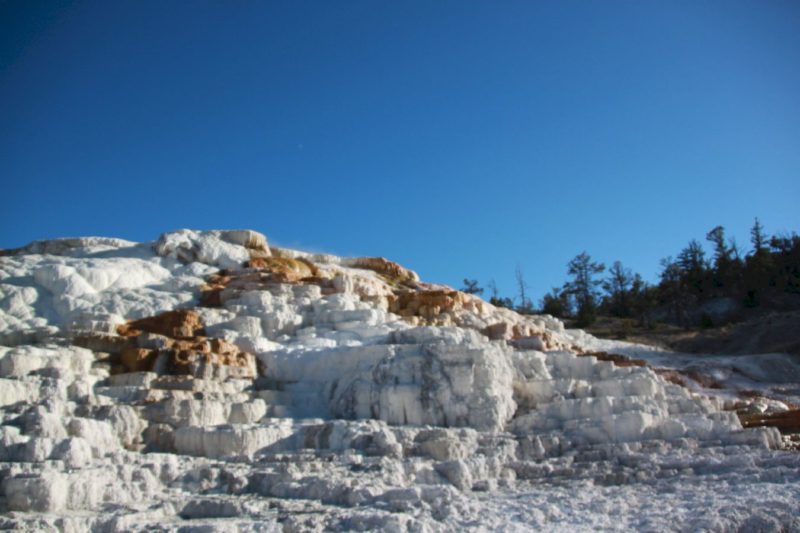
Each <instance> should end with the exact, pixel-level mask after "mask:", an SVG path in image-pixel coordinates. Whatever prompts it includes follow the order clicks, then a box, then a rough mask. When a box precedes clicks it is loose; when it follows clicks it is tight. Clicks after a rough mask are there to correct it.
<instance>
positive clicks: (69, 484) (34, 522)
mask: <svg viewBox="0 0 800 533" xmlns="http://www.w3.org/2000/svg"><path fill="white" fill-rule="evenodd" d="M0 339H2V340H3V342H4V343H5V344H4V345H0V490H1V491H2V496H3V498H0V513H3V516H4V517H3V526H4V527H9V528H16V529H21V530H39V529H48V528H49V529H67V528H73V529H77V530H95V529H96V530H102V531H110V532H114V531H130V530H133V531H145V530H148V529H151V528H155V527H157V528H162V529H165V530H180V529H181V528H183V527H185V526H187V527H196V528H197V529H202V530H209V531H223V530H229V529H238V530H258V531H260V530H275V531H277V530H282V531H294V530H302V531H305V530H312V531H323V530H353V529H355V530H400V531H404V530H420V531H452V530H457V529H470V528H482V529H486V530H513V529H520V528H525V529H559V528H560V529H578V530H581V529H582V530H590V529H609V528H615V527H618V525H619V524H617V522H616V521H617V520H618V519H619V520H621V522H620V524H622V523H623V522H624V526H628V527H630V528H636V527H637V526H642V524H646V526H643V527H647V528H652V529H671V528H689V527H695V525H696V524H697V523H700V522H699V521H702V519H703V517H705V516H706V515H707V514H708V513H712V514H714V513H715V514H714V516H717V517H722V516H723V515H724V516H733V518H731V519H730V520H732V522H730V523H728V522H725V525H724V526H720V527H717V526H718V525H719V524H717V526H715V525H714V524H716V522H715V523H714V524H711V526H709V527H708V528H709V529H713V527H716V528H717V529H722V530H725V529H726V528H727V527H728V526H731V527H730V528H729V529H734V530H735V529H737V528H744V529H747V527H748V525H752V524H761V525H763V524H767V525H772V526H775V527H774V528H773V529H775V528H777V529H780V528H781V527H783V528H784V529H787V530H792V529H793V528H794V526H795V525H796V522H793V520H794V514H796V513H795V512H794V511H796V501H797V500H798V499H800V474H797V472H800V459H798V456H797V455H792V454H784V453H781V452H778V451H775V450H774V449H775V448H778V447H779V446H780V435H779V434H778V432H777V431H776V430H775V429H774V428H754V429H748V430H745V429H743V428H742V425H741V424H740V422H739V419H738V418H737V416H736V414H735V413H734V412H732V411H728V410H725V409H724V408H725V407H728V405H727V403H726V401H724V400H722V399H718V398H709V397H705V396H702V395H698V394H693V393H692V392H690V391H689V390H688V389H687V388H685V387H681V386H678V385H676V384H674V383H670V382H669V381H666V380H664V379H662V378H660V377H659V376H657V375H656V374H655V373H654V372H653V370H652V369H650V368H648V367H646V366H642V365H641V364H640V362H639V361H636V360H634V359H629V358H625V357H623V356H617V355H615V354H614V353H612V352H601V351H598V350H592V349H590V348H589V347H588V346H589V345H590V343H588V341H587V337H586V336H585V335H583V336H582V335H581V334H580V332H569V331H565V330H564V328H563V325H562V324H561V323H560V322H559V321H557V320H555V319H552V318H551V317H547V316H520V315H518V314H516V313H514V312H513V311H510V310H507V309H499V308H495V307H494V306H492V305H490V304H488V303H486V302H483V301H482V300H480V299H479V298H477V297H475V296H472V295H467V294H464V293H462V292H459V291H456V290H453V289H452V288H450V287H445V286H441V285H434V284H429V283H425V282H422V281H420V280H419V278H418V276H417V275H416V274H415V273H413V272H411V271H410V270H408V269H405V268H404V267H402V266H400V265H398V264H396V263H393V262H391V261H388V260H386V259H383V258H372V257H370V258H339V257H335V256H330V255H321V254H308V253H304V252H299V251H295V250H286V249H279V248H269V246H268V243H267V239H266V237H264V236H263V235H261V234H259V233H257V232H250V231H245V230H234V231H212V232H198V231H192V230H180V231H176V232H170V233H166V234H164V235H162V236H161V237H160V238H159V239H158V241H157V242H155V243H145V244H136V243H128V242H125V241H118V240H114V239H100V238H87V239H71V240H69V241H68V242H57V243H37V244H35V245H30V246H28V247H25V248H22V249H20V250H16V251H15V252H14V254H9V255H6V256H4V257H3V258H2V260H0ZM590 352H593V353H590ZM741 401H746V400H741ZM792 416H793V415H791V414H786V415H783V418H780V420H781V423H782V424H783V423H785V424H788V425H787V427H789V426H790V425H791V424H790V422H791V421H792V420H793V418H792ZM768 418H769V420H767V419H768ZM773 418H774V419H775V420H777V419H778V417H773ZM784 419H786V420H788V421H789V422H784ZM770 421H773V422H774V420H773V419H772V418H770V417H769V416H761V417H760V418H758V419H756V418H752V419H747V421H746V424H748V425H753V426H759V425H766V424H767V423H768V422H770ZM791 423H793V422H791ZM791 427H794V426H791ZM765 480H766V481H765ZM776 480H779V481H780V482H781V483H783V485H781V490H780V491H776V490H775V486H774V483H775V482H776ZM687 487H689V489H687ZM731 487H733V488H734V489H733V490H731ZM742 487H746V490H743V489H742ZM498 489H502V490H498ZM722 489H724V490H727V492H726V497H725V498H716V497H709V498H705V499H703V498H698V497H697V494H698V491H707V492H708V493H709V494H713V495H718V494H719V493H720V490H722ZM475 493H488V494H484V495H482V496H480V497H476V495H475ZM665 498H675V500H674V501H672V502H671V503H670V505H672V506H673V507H671V508H670V509H667V512H665V513H663V514H659V515H654V516H647V517H645V518H646V521H642V520H644V519H643V518H642V509H656V510H659V509H661V508H662V503H663V501H664V499H665ZM629 501H636V502H637V505H636V506H633V507H631V510H629V511H626V509H627V507H626V505H627V504H621V502H629ZM576 502H577V503H576ZM570 505H574V506H577V507H575V508H574V509H572V510H571V511H570V510H569V508H568V507H569V506H570ZM562 508H563V509H565V511H563V512H562V510H561V509H562ZM761 508H768V509H769V512H770V514H769V516H768V517H765V516H762V515H760V514H759V515H757V516H755V515H753V511H752V510H753V509H761ZM598 509H599V510H598ZM608 509H617V510H620V511H619V513H618V514H617V515H614V522H613V523H610V522H608V520H609V518H608V513H607V510H608ZM674 509H680V512H679V513H678V512H673V511H674ZM731 509H734V510H735V512H731ZM10 511H14V513H10ZM648 512H649V511H648ZM768 518H769V520H773V521H772V522H770V521H767V522H763V521H764V520H767V519H768ZM726 519H727V518H726ZM576 520H580V522H575V521H576ZM576 524H577V525H576ZM572 526H575V527H572ZM624 526H623V525H619V527H624ZM712 526H713V527H712ZM767 529H769V528H767ZM794 529H796V528H794Z"/></svg>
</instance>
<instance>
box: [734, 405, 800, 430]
mask: <svg viewBox="0 0 800 533" xmlns="http://www.w3.org/2000/svg"><path fill="white" fill-rule="evenodd" d="M739 420H740V421H741V422H742V425H743V426H744V427H746V428H751V427H762V426H772V427H776V428H778V429H779V430H781V432H784V433H796V432H799V431H800V409H792V410H790V411H783V412H780V413H770V414H740V415H739Z"/></svg>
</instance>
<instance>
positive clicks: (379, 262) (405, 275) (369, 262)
mask: <svg viewBox="0 0 800 533" xmlns="http://www.w3.org/2000/svg"><path fill="white" fill-rule="evenodd" d="M353 266H354V267H355V268H363V269H366V270H372V271H373V272H377V273H378V274H381V275H383V276H384V277H386V278H388V279H389V280H391V281H394V282H396V283H403V282H409V281H412V282H413V281H419V276H418V275H417V273H416V272H414V271H413V270H409V269H407V268H405V267H403V266H400V265H399V264H397V263H395V262H394V261H389V260H388V259H386V258H384V257H359V258H358V259H356V260H355V261H354V262H353Z"/></svg>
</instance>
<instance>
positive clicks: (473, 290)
mask: <svg viewBox="0 0 800 533" xmlns="http://www.w3.org/2000/svg"><path fill="white" fill-rule="evenodd" d="M461 291H462V292H466V293H467V294H483V289H482V288H481V287H479V286H478V280H477V279H467V278H464V286H463V287H461Z"/></svg>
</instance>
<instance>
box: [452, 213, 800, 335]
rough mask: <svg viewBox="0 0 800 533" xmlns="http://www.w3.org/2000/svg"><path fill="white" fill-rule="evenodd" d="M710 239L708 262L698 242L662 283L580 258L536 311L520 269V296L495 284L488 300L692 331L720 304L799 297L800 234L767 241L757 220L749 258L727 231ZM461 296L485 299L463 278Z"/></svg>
mask: <svg viewBox="0 0 800 533" xmlns="http://www.w3.org/2000/svg"><path fill="white" fill-rule="evenodd" d="M706 240H707V241H709V242H710V243H711V245H712V248H713V254H712V255H711V256H710V257H708V256H707V255H706V252H705V250H704V249H703V246H702V245H701V243H700V242H698V241H697V240H696V239H693V240H691V241H689V243H688V244H687V245H686V247H685V248H683V250H681V251H680V253H678V255H677V256H675V257H674V258H673V257H672V256H669V257H666V258H664V259H662V260H661V273H660V275H659V281H658V283H656V284H649V283H647V282H645V281H644V280H643V279H642V277H641V276H640V275H639V274H637V273H633V272H631V270H630V269H628V268H625V267H624V266H623V264H622V263H621V262H620V261H615V262H614V263H613V264H612V265H611V266H610V267H609V268H608V269H606V266H605V265H604V264H603V263H599V262H596V261H594V260H592V258H591V256H590V255H589V254H588V253H586V252H582V253H580V254H578V255H577V256H575V258H573V259H572V260H571V261H570V262H569V263H568V264H567V274H568V275H569V280H568V281H567V282H566V283H564V285H563V286H561V287H554V288H553V289H552V290H551V291H550V292H549V293H547V294H545V295H544V297H543V298H542V299H541V300H540V302H539V307H538V308H536V307H535V306H534V305H533V303H532V301H531V300H530V298H529V296H528V291H527V285H526V283H525V280H524V276H523V273H522V269H521V268H520V267H519V266H518V267H517V269H516V281H517V290H518V294H517V298H516V299H512V298H508V297H502V296H500V295H499V294H498V291H497V286H496V285H495V283H494V282H493V281H492V282H490V283H489V285H488V288H489V292H490V294H489V302H490V303H492V304H494V305H497V306H501V307H507V308H510V309H515V310H516V311H518V312H520V313H536V312H539V313H547V314H550V315H553V316H556V317H559V318H571V319H575V320H576V323H577V325H578V326H581V327H583V326H588V325H590V324H592V323H593V322H594V321H595V319H596V318H597V316H599V315H606V316H614V317H619V318H630V319H636V320H637V321H638V323H639V325H640V326H643V327H650V326H652V325H653V321H654V316H663V317H666V318H667V320H668V321H670V322H673V323H675V324H678V325H682V326H689V325H691V323H692V312H693V311H694V310H696V309H697V308H698V307H699V306H701V305H702V304H703V303H705V302H708V301H710V300H712V299H716V298H732V299H735V300H736V301H739V302H741V303H742V304H743V305H744V306H747V307H758V306H762V307H774V306H776V305H777V304H778V302H779V301H780V295H782V294H786V293H794V294H797V295H800V236H798V235H797V234H796V233H794V232H793V233H792V234H791V235H773V236H767V235H766V234H765V233H764V228H763V226H762V225H761V223H760V222H759V220H758V219H757V218H756V219H755V223H754V224H753V227H752V229H751V230H750V243H751V249H750V250H749V251H748V252H746V253H745V252H743V251H742V250H741V249H740V248H739V246H738V245H737V244H736V242H735V240H733V239H726V237H725V229H724V228H723V227H722V226H717V227H715V228H714V229H712V230H711V231H709V232H708V233H707V234H706ZM462 290H463V291H464V292H468V293H471V294H483V293H484V289H483V288H482V287H480V286H479V285H478V281H477V280H471V279H465V280H464V287H463V288H462ZM706 319H707V317H704V320H706ZM707 320H710V319H707ZM706 325H710V324H706Z"/></svg>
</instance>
